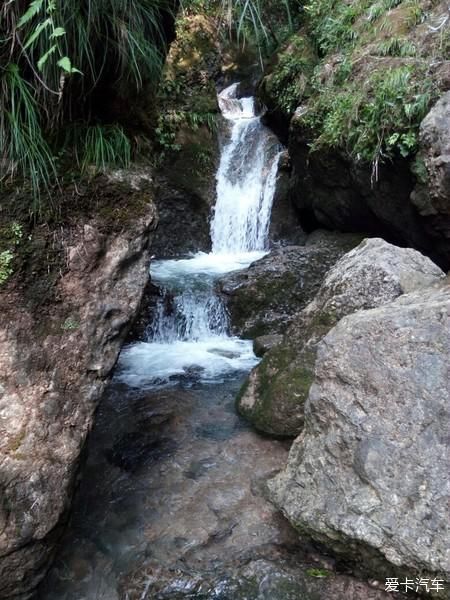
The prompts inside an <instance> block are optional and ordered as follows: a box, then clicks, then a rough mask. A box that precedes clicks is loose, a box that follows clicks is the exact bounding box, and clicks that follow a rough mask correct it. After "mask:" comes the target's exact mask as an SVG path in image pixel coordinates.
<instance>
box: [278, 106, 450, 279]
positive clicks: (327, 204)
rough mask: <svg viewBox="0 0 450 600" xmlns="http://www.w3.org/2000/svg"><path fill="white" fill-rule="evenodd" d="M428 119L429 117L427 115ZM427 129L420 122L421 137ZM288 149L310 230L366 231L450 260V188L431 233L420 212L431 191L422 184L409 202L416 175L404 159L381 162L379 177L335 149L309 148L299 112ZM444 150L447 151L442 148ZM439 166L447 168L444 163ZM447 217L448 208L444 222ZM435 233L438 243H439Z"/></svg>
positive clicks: (297, 198) (294, 189)
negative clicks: (449, 233) (447, 229)
mask: <svg viewBox="0 0 450 600" xmlns="http://www.w3.org/2000/svg"><path fill="white" fill-rule="evenodd" d="M427 122H428V123H429V122H430V121H429V119H428V117H427V119H426V120H425V123H427ZM442 122H443V123H445V120H443V121H442ZM425 131H429V130H428V128H427V129H426V130H425V129H424V127H422V132H423V133H422V137H425ZM441 131H444V127H442V129H441ZM441 141H442V138H441ZM429 147H430V146H429ZM433 147H435V146H433ZM427 152H428V151H427ZM289 153H290V157H291V162H292V176H291V198H292V201H293V203H294V204H295V206H296V208H297V211H298V213H299V214H300V220H301V222H302V224H303V225H304V227H305V228H306V230H309V231H310V230H311V229H313V228H316V227H326V228H328V229H336V230H338V231H355V232H358V231H365V232H367V233H369V234H372V235H376V236H383V237H384V238H386V239H389V240H391V241H393V243H401V244H405V245H408V246H411V247H414V248H416V249H418V250H420V251H422V252H424V253H425V254H427V255H428V256H431V257H432V258H433V260H435V261H436V262H437V263H438V264H439V265H440V266H442V267H443V268H444V269H446V268H448V267H449V266H450V251H449V249H448V231H447V233H445V231H443V230H442V229H440V228H441V227H442V214H443V211H444V210H446V211H448V206H449V200H448V198H449V195H448V194H449V191H448V188H447V192H446V194H447V196H446V198H447V199H446V200H445V206H446V207H447V208H445V209H443V208H438V206H439V205H442V200H440V201H439V202H436V205H435V208H434V209H433V211H434V212H433V214H434V215H435V218H434V221H433V223H434V225H433V226H434V235H432V233H433V232H431V234H430V227H432V225H431V224H430V221H431V219H430V218H429V217H428V216H427V217H426V218H424V217H423V216H422V215H423V214H426V212H427V209H426V208H425V207H426V206H429V202H430V201H429V200H428V199H427V194H428V192H427V190H426V189H425V190H424V189H423V186H422V187H421V188H420V190H421V191H422V193H420V194H419V193H418V191H417V190H416V192H415V194H414V195H413V198H415V202H414V203H413V202H411V199H410V196H411V193H412V192H413V190H414V186H415V182H416V177H415V176H414V175H413V174H412V173H411V170H410V164H409V163H408V162H407V161H406V160H398V161H397V162H396V163H395V166H393V165H392V164H390V163H389V164H384V165H381V166H380V170H379V178H378V181H377V182H375V181H373V180H372V174H371V169H370V167H369V166H367V165H364V164H359V163H355V162H353V161H352V160H350V159H348V158H346V157H344V156H343V155H341V154H339V153H337V152H325V151H321V152H315V153H310V151H309V146H308V135H307V133H305V131H303V129H302V127H301V126H300V125H299V123H298V119H297V118H296V117H295V116H294V118H293V119H292V123H291V130H290V138H289ZM442 155H445V153H444V151H443V152H442ZM430 156H431V153H430ZM439 170H440V172H441V173H443V169H442V167H439ZM420 205H421V206H420ZM418 206H419V210H418V208H417V207H418ZM419 213H421V214H419ZM439 213H440V214H439ZM428 214H429V213H428ZM447 219H448V212H447V213H446V216H445V223H446V226H445V227H446V228H448V221H447ZM437 239H439V243H436V240H437Z"/></svg>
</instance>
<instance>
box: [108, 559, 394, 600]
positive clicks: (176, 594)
mask: <svg viewBox="0 0 450 600" xmlns="http://www.w3.org/2000/svg"><path fill="white" fill-rule="evenodd" d="M119 597H120V598H121V599H123V600H150V599H153V598H158V599H160V600H175V599H179V600H180V599H182V598H203V599H204V600H299V599H300V598H301V599H302V600H329V599H330V598H333V600H388V599H389V598H390V599H391V600H392V598H393V596H392V595H390V594H387V593H385V592H382V591H380V590H376V589H373V588H370V587H369V585H368V584H366V583H363V582H358V581H356V580H355V579H352V578H351V577H348V576H345V575H339V574H337V573H334V572H332V571H326V570H323V569H315V568H311V567H310V568H308V567H307V566H306V565H302V567H301V568H299V566H298V565H297V564H295V563H294V562H293V561H292V560H290V561H286V560H284V561H280V562H276V561H271V560H270V559H263V558H262V559H259V560H252V561H249V562H248V563H247V564H243V565H229V567H228V570H227V571H225V572H222V573H217V572H216V573H198V572H192V571H188V570H183V569H181V568H178V569H174V570H169V569H166V570H164V569H161V568H156V567H153V568H152V567H147V568H146V569H145V570H144V571H143V572H142V571H140V572H139V571H138V572H136V573H133V574H132V575H128V576H126V577H124V578H123V580H122V584H121V591H120V593H119Z"/></svg>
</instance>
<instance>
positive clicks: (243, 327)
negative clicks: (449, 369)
mask: <svg viewBox="0 0 450 600" xmlns="http://www.w3.org/2000/svg"><path fill="white" fill-rule="evenodd" d="M360 241H361V236H359V235H358V236H357V235H352V234H342V233H333V232H322V234H321V236H320V237H318V238H317V239H316V240H315V241H314V243H306V244H305V245H303V246H286V247H284V248H276V249H274V250H272V251H271V252H270V253H269V254H267V255H266V256H265V257H263V258H262V259H260V260H258V261H256V262H254V263H253V264H252V265H250V267H249V268H248V269H246V270H244V271H239V272H237V273H231V274H230V275H227V276H225V277H222V278H221V280H220V281H219V283H218V289H219V291H220V293H221V295H222V298H223V299H224V301H225V303H226V306H227V308H228V311H229V313H230V319H231V324H232V328H233V332H234V333H236V334H239V335H241V336H243V337H246V338H255V337H259V336H262V335H268V334H280V333H284V332H285V331H286V329H287V327H288V325H289V323H290V322H291V321H292V319H293V317H294V315H295V314H296V313H297V312H298V311H299V310H301V309H302V308H303V307H305V306H306V305H307V304H308V302H310V301H311V300H312V298H313V297H314V295H315V294H316V293H317V291H318V289H319V287H320V284H321V283H322V281H323V278H324V276H325V273H326V272H327V271H328V269H329V268H330V267H332V266H333V265H334V264H335V263H336V262H337V261H338V260H339V258H341V257H342V256H343V255H344V254H345V253H346V252H348V251H349V250H350V249H351V248H353V247H354V246H356V245H357V244H358V243H359V242H360Z"/></svg>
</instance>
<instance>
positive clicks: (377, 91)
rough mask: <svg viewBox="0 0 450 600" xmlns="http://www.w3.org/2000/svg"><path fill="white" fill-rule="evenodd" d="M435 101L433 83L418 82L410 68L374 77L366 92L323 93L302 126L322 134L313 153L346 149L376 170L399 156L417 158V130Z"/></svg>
mask: <svg viewBox="0 0 450 600" xmlns="http://www.w3.org/2000/svg"><path fill="white" fill-rule="evenodd" d="M432 98H433V85H432V82H431V81H430V80H429V79H427V78H426V77H423V78H422V79H420V80H414V79H413V78H412V71H411V68H409V67H399V68H397V69H393V70H391V71H384V72H382V71H379V72H375V73H373V74H372V76H371V77H370V78H369V79H368V80H367V82H366V84H365V86H364V87H363V88H362V89H361V88H359V87H358V84H357V82H356V83H354V84H353V86H352V87H350V88H349V89H344V90H338V89H336V87H334V86H333V85H332V84H330V85H328V86H325V87H323V88H322V89H321V90H320V94H319V95H318V97H317V99H316V100H315V102H313V103H312V104H311V106H310V108H309V110H308V112H307V113H306V114H305V116H304V121H305V123H306V124H308V125H309V126H310V127H311V128H313V129H314V130H315V131H317V132H318V137H317V138H316V141H315V142H314V144H313V149H318V148H320V147H324V146H325V147H342V148H346V149H347V151H348V152H349V154H351V155H353V156H354V157H355V158H357V159H359V160H363V161H368V162H372V163H373V164H374V165H376V164H378V162H379V160H380V159H382V158H388V157H392V156H394V155H395V154H396V153H399V154H400V155H401V156H403V157H407V156H410V155H412V154H414V152H415V150H416V147H417V139H416V136H417V124H418V123H420V121H421V120H422V119H423V117H424V116H425V114H426V112H427V110H428V107H429V105H430V102H431V100H432Z"/></svg>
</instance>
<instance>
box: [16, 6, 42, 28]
mask: <svg viewBox="0 0 450 600" xmlns="http://www.w3.org/2000/svg"><path fill="white" fill-rule="evenodd" d="M43 6H44V0H33V2H31V4H30V6H29V7H28V10H27V11H26V12H25V13H24V14H23V15H22V16H21V17H20V19H19V22H18V23H17V27H23V26H24V25H25V24H26V23H28V22H29V21H31V19H32V18H33V17H34V16H36V15H37V14H38V12H39V11H40V10H41V9H42V7H43Z"/></svg>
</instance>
